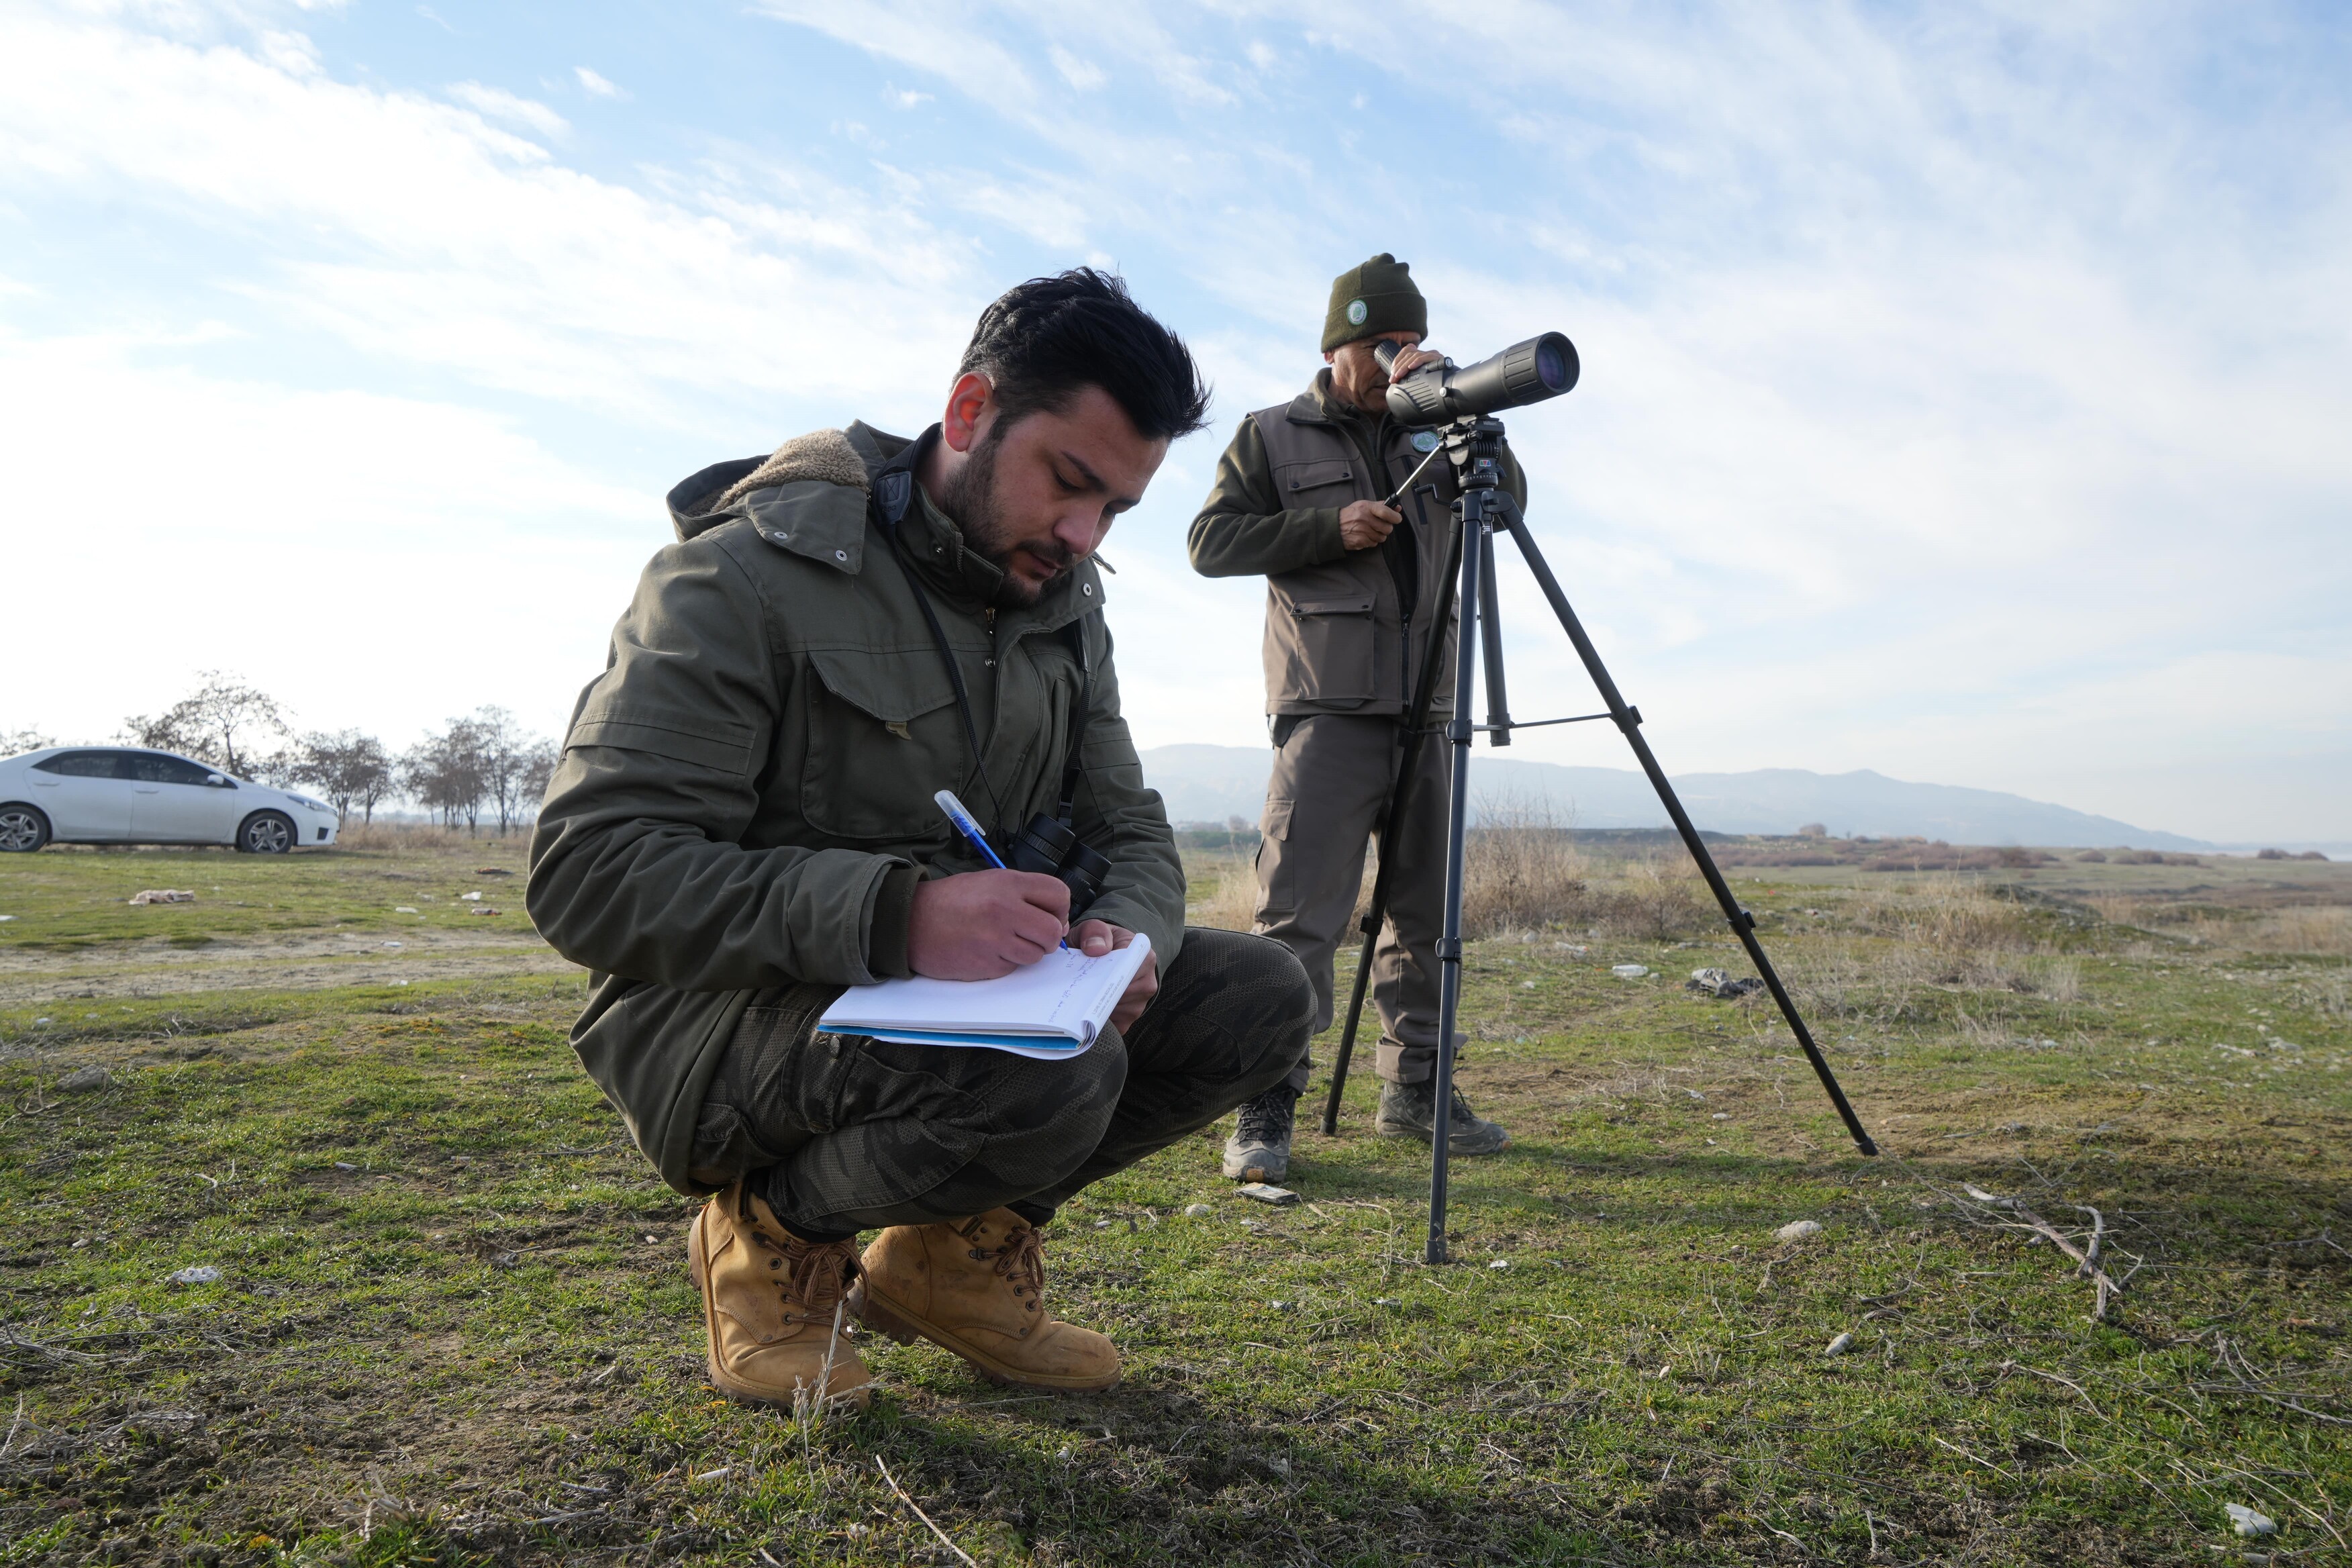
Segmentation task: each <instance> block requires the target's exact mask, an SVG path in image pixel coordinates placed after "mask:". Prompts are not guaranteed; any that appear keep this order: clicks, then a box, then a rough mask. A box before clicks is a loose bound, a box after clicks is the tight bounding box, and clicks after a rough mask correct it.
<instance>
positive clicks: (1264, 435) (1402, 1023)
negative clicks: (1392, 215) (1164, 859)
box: [1191, 252, 1527, 1181]
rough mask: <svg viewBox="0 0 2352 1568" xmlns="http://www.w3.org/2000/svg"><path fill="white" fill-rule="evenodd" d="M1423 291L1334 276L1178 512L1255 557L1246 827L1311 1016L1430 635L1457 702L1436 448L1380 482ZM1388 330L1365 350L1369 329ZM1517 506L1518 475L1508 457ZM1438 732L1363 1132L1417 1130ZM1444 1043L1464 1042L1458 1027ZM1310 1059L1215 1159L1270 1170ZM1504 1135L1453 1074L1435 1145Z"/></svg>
mask: <svg viewBox="0 0 2352 1568" xmlns="http://www.w3.org/2000/svg"><path fill="white" fill-rule="evenodd" d="M1428 331H1429V306H1428V302H1427V301H1426V300H1423V298H1422V294H1421V289H1419V288H1418V287H1417V286H1415V284H1414V283H1413V280H1412V269H1411V268H1409V267H1408V266H1407V265H1406V264H1405V263H1403V262H1402V261H1399V260H1397V259H1396V258H1394V257H1392V256H1390V255H1388V254H1387V253H1386V252H1382V253H1381V255H1378V256H1375V257H1373V258H1371V259H1370V260H1369V261H1367V262H1365V263H1364V264H1363V265H1362V266H1360V267H1355V268H1349V270H1348V271H1345V272H1342V273H1341V274H1339V277H1338V278H1337V279H1334V280H1333V281H1332V284H1331V303H1330V308H1329V310H1328V311H1326V313H1325V315H1324V319H1323V361H1324V363H1325V365H1326V366H1327V367H1328V368H1326V369H1323V370H1320V371H1318V372H1317V373H1316V374H1315V380H1314V381H1313V383H1312V384H1309V385H1308V387H1307V390H1306V391H1305V392H1303V393H1301V394H1299V395H1298V396H1297V397H1295V398H1293V399H1291V401H1290V402H1288V403H1286V404H1280V405H1276V406H1275V407H1272V408H1261V409H1259V410H1258V411H1257V412H1256V413H1255V414H1253V415H1251V416H1249V417H1248V418H1246V419H1244V420H1243V421H1242V424H1241V428H1240V429H1239V430H1237V431H1236V432H1234V440H1233V445H1232V446H1230V447H1226V448H1225V454H1224V456H1223V458H1220V459H1219V460H1218V463H1217V479H1216V483H1215V485H1214V487H1213V489H1211V490H1210V491H1209V499H1208V500H1207V501H1206V502H1204V503H1203V504H1202V508H1201V514H1200V516H1198V517H1196V518H1194V519H1193V520H1192V536H1191V543H1192V568H1193V570H1194V571H1196V572H1199V573H1200V574H1202V575H1203V576H1207V577H1235V576H1244V575H1247V576H1256V575H1259V574H1264V576H1265V590H1266V592H1265V710H1266V712H1267V714H1268V715H1269V716H1270V718H1271V720H1272V724H1273V739H1274V751H1275V759H1274V775H1273V777H1272V778H1271V779H1270V780H1269V781H1268V782H1267V784H1266V791H1265V819H1264V821H1263V823H1262V824H1261V826H1262V828H1263V831H1264V834H1265V837H1264V840H1263V841H1262V842H1261V843H1260V844H1259V846H1258V852H1257V878H1258V904H1257V921H1256V929H1257V930H1258V931H1262V932H1264V933H1265V935H1267V936H1270V937H1273V938H1274V939H1275V940H1276V942H1281V943H1282V944H1283V945H1284V946H1285V947H1287V948H1288V949H1290V951H1291V952H1295V953H1297V955H1298V959H1299V962H1300V963H1303V964H1305V965H1306V967H1307V975H1308V976H1309V978H1311V979H1312V980H1313V981H1314V983H1315V1005H1316V1011H1315V1028H1316V1031H1317V1032H1318V1033H1320V1032H1321V1031H1323V1030H1325V1029H1327V1028H1329V1027H1330V1026H1331V1014H1332V1000H1331V994H1332V985H1331V959H1332V953H1333V951H1334V950H1335V949H1336V948H1337V947H1338V945H1339V940H1340V937H1341V934H1342V933H1343V931H1346V930H1347V929H1348V928H1349V921H1350V917H1351V916H1352V915H1353V914H1354V912H1355V908H1356V899H1357V893H1358V889H1360V886H1361V884H1362V880H1363V870H1364V852H1365V847H1366V845H1367V844H1368V843H1370V841H1371V839H1372V838H1373V837H1374V836H1375V835H1377V834H1379V833H1380V832H1381V829H1382V827H1383V826H1385V824H1386V823H1387V820H1388V816H1389V811H1390V807H1391V798H1390V797H1391V793H1392V791H1393V790H1394V788H1395V786H1396V783H1397V777H1398V770H1399V768H1400V767H1401V765H1402V762H1403V759H1404V754H1405V738H1406V733H1407V723H1406V721H1407V717H1408V715H1409V713H1410V710H1411V709H1412V702H1413V696H1414V691H1415V689H1416V687H1417V685H1418V683H1419V679H1420V675H1421V670H1422V667H1423V662H1424V658H1425V655H1426V653H1427V650H1428V639H1429V638H1430V637H1433V636H1437V635H1443V636H1444V638H1445V646H1444V649H1443V651H1442V662H1441V663H1440V665H1439V667H1438V678H1437V679H1438V684H1437V690H1436V698H1435V702H1434V704H1433V709H1432V720H1433V722H1434V721H1438V720H1440V719H1442V718H1444V716H1447V715H1450V714H1451V713H1452V712H1453V710H1454V697H1453V690H1454V688H1453V674H1452V671H1453V668H1454V664H1453V658H1454V655H1453V644H1454V622H1453V621H1452V620H1451V619H1449V620H1448V622H1447V624H1446V626H1444V628H1443V629H1442V632H1441V629H1440V628H1439V627H1437V626H1435V625H1434V624H1433V623H1434V622H1435V620H1436V619H1437V605H1438V602H1439V598H1440V595H1441V594H1442V593H1443V591H1444V586H1445V584H1444V577H1445V564H1446V556H1447V542H1448V536H1449V529H1448V526H1447V525H1448V522H1449V521H1450V517H1451V513H1450V511H1449V510H1448V508H1449V507H1450V505H1451V503H1452V501H1453V499H1454V473H1453V469H1452V465H1450V464H1449V463H1447V462H1446V461H1445V460H1444V458H1439V459H1438V460H1437V461H1435V462H1433V463H1431V464H1430V465H1429V466H1428V468H1424V469H1423V471H1422V473H1421V476H1420V478H1419V479H1416V480H1414V483H1415V485H1416V486H1419V485H1422V484H1431V483H1433V484H1434V485H1435V487H1436V490H1437V499H1436V500H1429V499H1428V498H1426V497H1424V496H1422V495H1420V494H1417V493H1409V494H1407V495H1406V496H1404V497H1403V498H1402V499H1401V500H1400V501H1399V504H1398V505H1397V506H1395V507H1391V506H1390V505H1388V504H1386V502H1385V500H1384V498H1386V497H1389V496H1391V495H1393V494H1394V493H1395V492H1396V490H1397V489H1399V488H1400V487H1401V486H1402V485H1403V484H1404V483H1405V481H1406V479H1407V478H1408V477H1409V476H1411V475H1412V472H1413V470H1414V469H1415V468H1420V467H1421V464H1422V461H1423V458H1426V457H1427V456H1428V455H1429V454H1430V453H1431V452H1432V451H1433V450H1434V449H1435V447H1436V445H1437V438H1436V435H1435V433H1434V432H1433V431H1426V430H1424V431H1418V432H1416V431H1414V430H1412V429H1410V428H1408V427H1406V426H1402V425H1399V424H1398V423H1397V422H1396V421H1394V420H1393V419H1391V418H1390V417H1389V413H1388V402H1387V393H1388V387H1389V384H1390V382H1391V380H1401V379H1402V378H1403V377H1404V376H1405V375H1407V374H1411V373H1412V370H1413V369H1414V368H1415V367H1416V366H1418V365H1421V364H1423V363H1430V362H1433V361H1435V360H1437V359H1439V358H1441V357H1442V356H1440V355H1438V354H1435V353H1428V352H1426V351H1424V350H1423V349H1422V348H1421V347H1420V344H1421V341H1422V339H1423V336H1425V335H1426V334H1427V332H1428ZM1380 342H1392V343H1395V344H1397V345H1398V346H1399V350H1400V352H1399V353H1398V354H1397V357H1396V362H1395V363H1394V365H1393V366H1392V367H1391V370H1389V371H1383V370H1381V366H1380V362H1379V361H1378V360H1377V359H1375V358H1374V357H1373V353H1372V349H1373V345H1374V344H1375V343H1380ZM1504 464H1505V474H1504V479H1505V482H1506V483H1507V485H1508V487H1509V489H1510V490H1511V493H1512V494H1513V496H1515V497H1516V498H1517V499H1518V500H1519V501H1520V502H1522V503H1523V504H1524V503H1525V501H1526V500H1527V480H1526V479H1525V477H1524V476H1523V475H1522V474H1521V473H1520V471H1519V468H1518V463H1517V459H1515V458H1511V457H1510V455H1509V454H1508V452H1507V451H1506V453H1505V456H1504ZM1445 779H1446V760H1445V749H1444V747H1443V746H1441V745H1435V744H1430V743H1426V742H1425V743H1423V745H1422V746H1421V747H1420V748H1419V754H1418V757H1417V765H1416V768H1415V773H1414V778H1413V782H1412V787H1411V789H1410V791H1409V797H1410V798H1409V799H1408V801H1407V803H1406V805H1405V815H1404V818H1403V820H1402V824H1401V825H1400V831H1399V832H1398V834H1397V836H1396V845H1397V850H1396V864H1395V865H1394V866H1393V867H1392V868H1391V870H1390V882H1389V902H1388V918H1387V920H1386V921H1385V922H1384V924H1383V925H1382V928H1381V938H1380V942H1379V945H1378V946H1377V947H1376V948H1375V949H1374V952H1373V955H1372V965H1373V968H1372V1001H1373V1005H1375V1006H1377V1007H1378V1008H1379V1009H1380V1015H1381V1043H1380V1058H1379V1065H1378V1071H1379V1074H1380V1078H1381V1106H1380V1113H1379V1116H1378V1118H1377V1119H1376V1120H1375V1121H1373V1123H1372V1125H1373V1129H1374V1131H1378V1132H1381V1133H1383V1134H1385V1135H1387V1136H1389V1137H1392V1138H1419V1139H1421V1140H1422V1141H1423V1142H1428V1141H1429V1140H1430V1139H1431V1138H1432V1137H1433V1136H1434V1130H1435V1125H1436V1087H1435V1074H1436V1070H1437V1046H1438V1038H1437V1036H1438V967H1437V939H1438V936H1439V927H1440V925H1441V923H1442V914H1443V906H1444V894H1445V854H1444V849H1445V826H1446V823H1445V816H1446V799H1447V792H1446V787H1445ZM1454 1045H1455V1046H1456V1047H1459V1045H1460V1042H1459V1040H1456V1041H1455V1042H1454ZM1306 1089H1307V1061H1306V1059H1305V1058H1300V1060H1299V1063H1298V1066H1297V1069H1296V1070H1294V1071H1293V1072H1292V1073H1291V1074H1290V1076H1289V1077H1288V1078H1287V1079H1284V1080H1283V1081H1282V1082H1281V1083H1279V1084H1276V1085H1275V1086H1274V1087H1273V1088H1271V1089H1267V1090H1266V1091H1265V1093H1264V1094H1262V1095H1260V1096H1258V1097H1257V1098H1256V1099H1255V1100H1250V1101H1248V1102H1247V1103H1245V1104H1244V1105H1243V1107H1242V1108H1241V1118H1240V1125H1239V1126H1238V1127H1237V1128H1236V1129H1235V1131H1234V1135H1233V1137H1232V1139H1231V1140H1230V1141H1229V1142H1227V1143H1226V1145H1225V1159H1224V1173H1225V1174H1226V1175H1227V1176H1229V1177H1233V1178H1235V1179H1237V1180H1248V1181H1269V1180H1275V1179H1277V1178H1279V1177H1281V1176H1282V1175H1283V1174H1284V1173H1286V1171H1287V1170H1288V1168H1289V1163H1290V1141H1291V1133H1292V1131H1293V1127H1294V1125H1295V1121H1296V1112H1297V1101H1298V1097H1299V1095H1300V1094H1302V1093H1304V1092H1305V1090H1306ZM1507 1142H1510V1135H1509V1134H1508V1133H1507V1132H1506V1131H1503V1129H1502V1128H1501V1127H1499V1126H1497V1125H1496V1123H1494V1122H1492V1121H1486V1120H1484V1119H1482V1118H1480V1117H1479V1116H1478V1115H1476V1114H1475V1112H1473V1111H1472V1110H1471V1109H1470V1106H1469V1103H1468V1102H1467V1101H1466V1100H1464V1099H1463V1098H1462V1092H1461V1090H1460V1089H1455V1090H1454V1104H1453V1110H1452V1120H1451V1123H1450V1132H1449V1136H1448V1138H1447V1140H1446V1143H1447V1147H1448V1148H1449V1149H1451V1150H1452V1152H1454V1153H1456V1154H1491V1153H1493V1152H1496V1150H1498V1149H1500V1148H1502V1147H1503V1146H1504V1145H1505V1144H1506V1143H1507Z"/></svg>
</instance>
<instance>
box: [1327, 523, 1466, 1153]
mask: <svg viewBox="0 0 2352 1568" xmlns="http://www.w3.org/2000/svg"><path fill="white" fill-rule="evenodd" d="M1420 506H1421V498H1420V497H1419V496H1418V495H1416V496H1415V497H1414V498H1413V507H1414V510H1416V511H1418V510H1419V509H1420ZM1461 561H1462V525H1461V523H1460V521H1455V523H1454V533H1453V539H1452V542H1450V543H1448V544H1447V545H1446V548H1445V583H1444V586H1443V587H1442V588H1440V589H1439V590H1438V595H1437V615H1436V616H1435V618H1434V619H1433V620H1432V621H1431V623H1430V626H1431V628H1432V629H1431V630H1430V631H1429V633H1428V634H1427V636H1428V638H1429V640H1428V642H1427V644H1426V645H1425V646H1424V647H1423V652H1422V656H1421V679H1419V680H1418V681H1417V682H1416V683H1415V684H1414V686H1413V689H1412V711H1411V712H1410V713H1409V714H1407V716H1406V720H1405V732H1404V748H1403V749H1404V755H1403V757H1402V759H1401V760H1400V761H1399V762H1398V763H1397V776H1396V784H1395V786H1394V787H1393V788H1391V790H1390V791H1389V815H1388V820H1387V821H1386V822H1385V823H1384V824H1382V826H1381V866H1380V869H1379V870H1378V871H1377V872H1375V873H1374V874H1373V876H1372V907H1371V908H1370V910H1366V911H1365V912H1364V921H1363V924H1362V926H1361V927H1360V929H1361V931H1363V933H1364V951H1363V953H1362V955H1361V956H1360V958H1358V959H1357V961H1356V984H1355V987H1354V990H1353V992H1352V994H1350V995H1349V998H1348V1023H1347V1026H1346V1027H1345V1028H1343V1029H1342V1030H1340V1032H1339V1056H1338V1058H1336V1059H1335V1060H1334V1061H1333V1062H1332V1064H1331V1090H1330V1092H1329V1093H1328V1095H1326V1096H1325V1097H1324V1100H1323V1135H1324V1136H1325V1137H1327V1138H1336V1137H1338V1136H1339V1092H1340V1090H1342V1089H1346V1088H1347V1087H1348V1063H1349V1059H1350V1058H1353V1057H1354V1056H1355V1054H1356V1029H1357V1026H1359V1025H1360V1024H1361V1023H1362V1021H1363V1016H1364V986H1365V983H1366V982H1367V981H1368V980H1369V979H1370V975H1371V973H1372V950H1373V948H1375V947H1376V946H1378V945H1379V943H1380V939H1381V922H1382V921H1385V920H1387V919H1388V912H1389V869H1390V868H1391V867H1392V866H1394V865H1395V864H1396V847H1397V836H1398V835H1399V834H1400V833H1402V831H1403V830H1404V821H1405V814H1406V808H1407V807H1409V806H1410V805H1412V791H1413V784H1414V781H1415V780H1417V779H1419V778H1420V777H1421V747H1422V742H1423V740H1424V738H1425V737H1426V736H1427V734H1428V731H1429V709H1430V704H1431V702H1432V701H1433V700H1434V699H1435V697H1436V693H1437V677H1438V667H1439V665H1440V664H1441V663H1442V662H1443V661H1444V655H1445V632H1444V627H1445V624H1446V622H1448V621H1450V620H1452V619H1453V618H1454V570H1455V569H1456V567H1458V566H1459V565H1460V564H1461Z"/></svg>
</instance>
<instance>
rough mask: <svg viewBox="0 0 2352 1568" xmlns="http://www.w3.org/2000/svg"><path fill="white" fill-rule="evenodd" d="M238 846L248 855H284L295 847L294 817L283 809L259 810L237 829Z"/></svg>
mask: <svg viewBox="0 0 2352 1568" xmlns="http://www.w3.org/2000/svg"><path fill="white" fill-rule="evenodd" d="M236 847H237V848H238V849H240V850H242V851H243V852H245V853H246V854H247V855H283V854H285V853H286V851H288V850H289V849H291V848H293V847H294V819H293V818H292V817H290V816H287V815H286V814H285V813H284V812H282V811H257V812H255V813H254V814H253V815H252V816H248V817H247V818H246V819H245V826H242V827H240V828H238V829H237V830H236Z"/></svg>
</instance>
